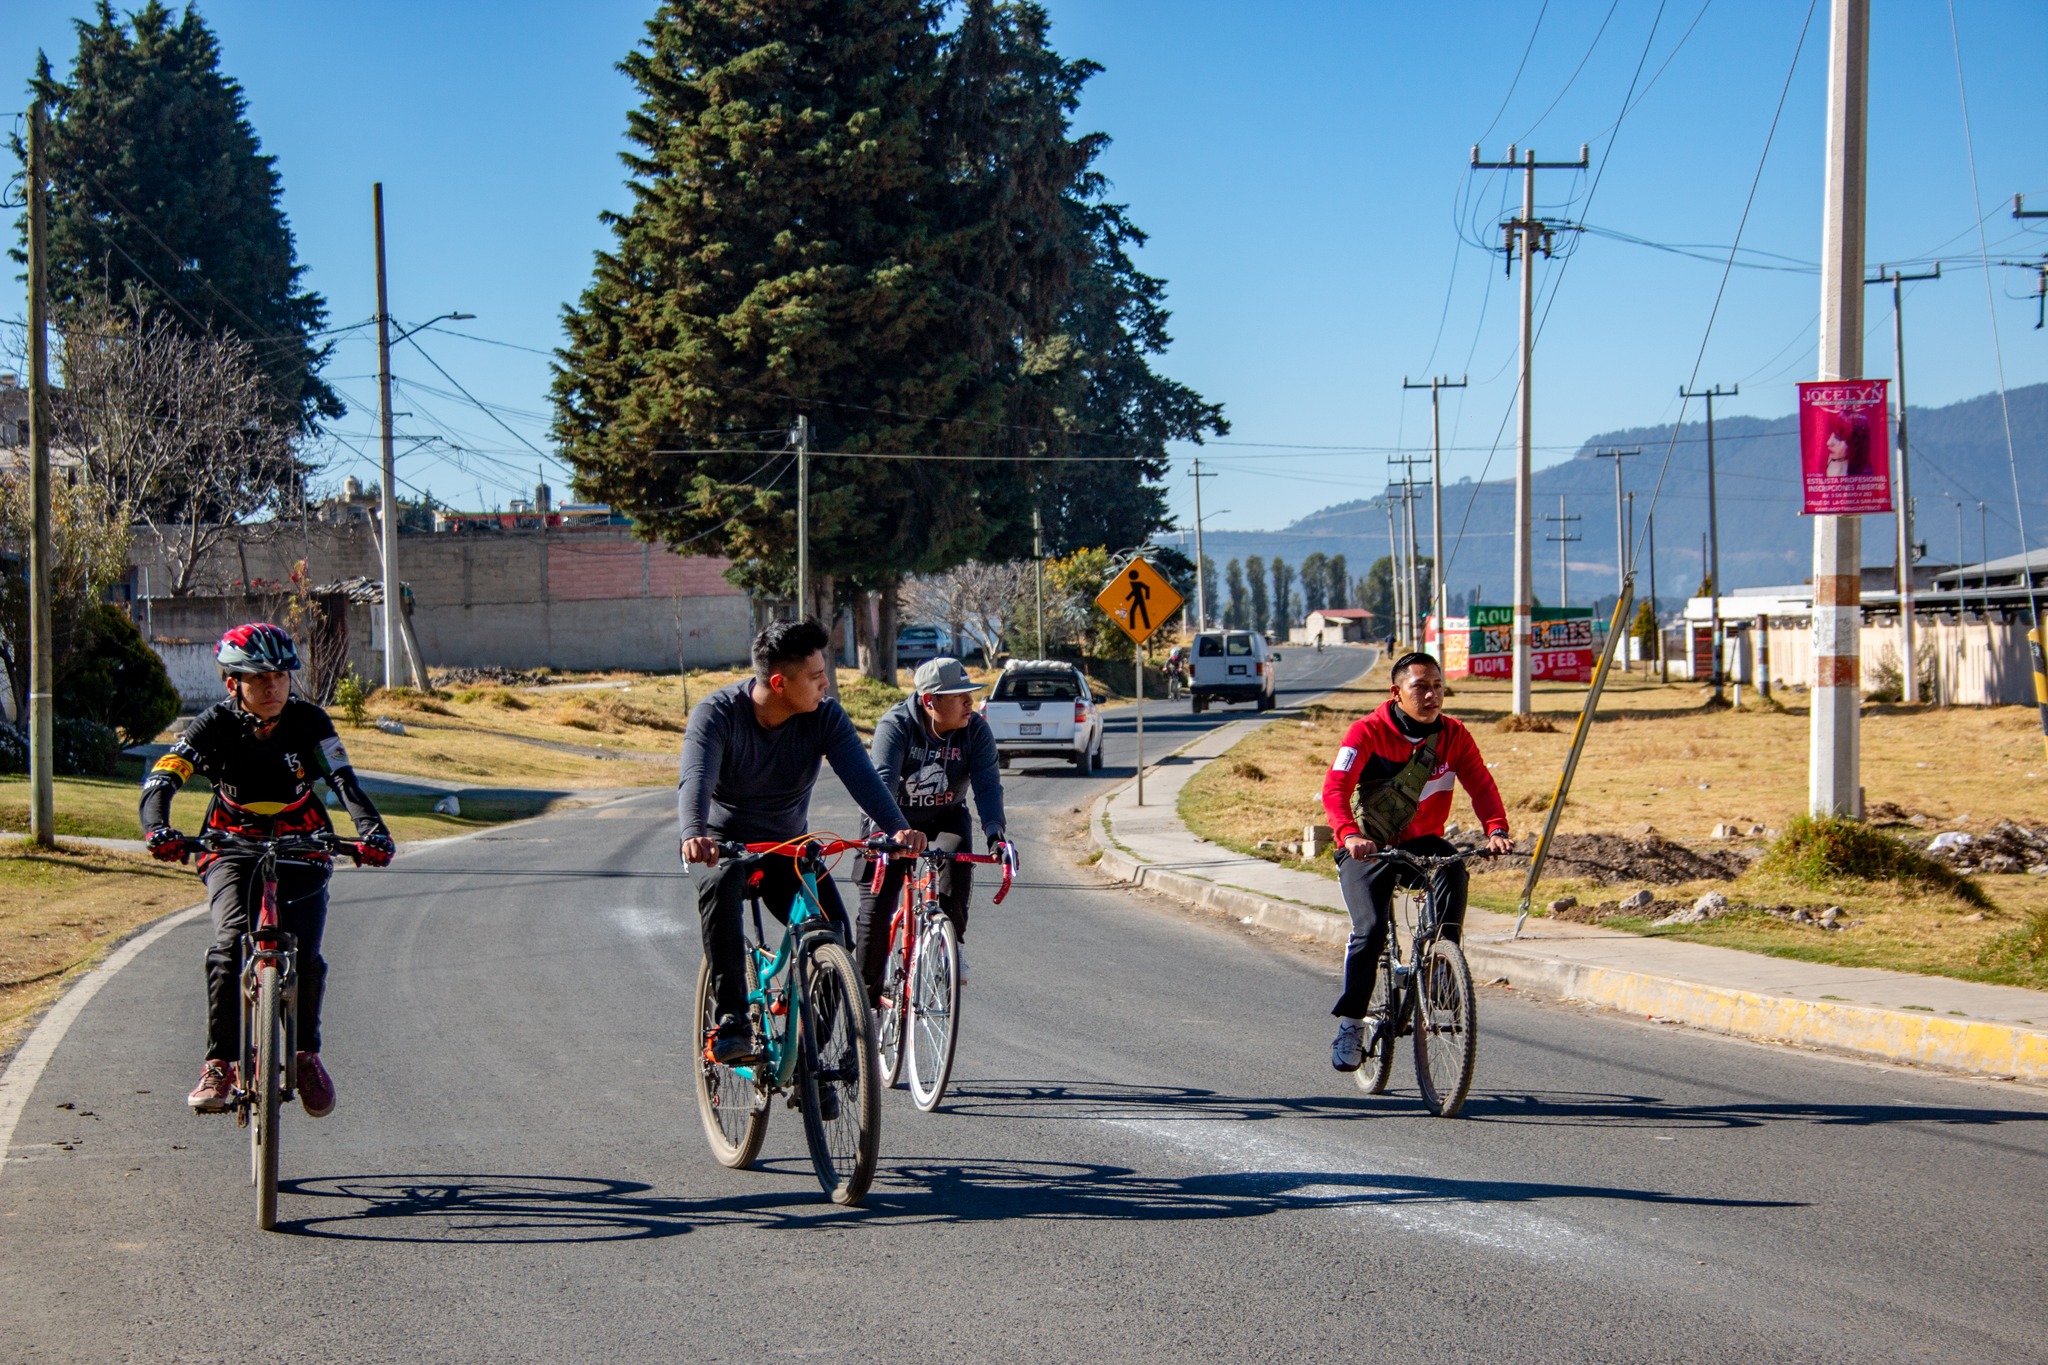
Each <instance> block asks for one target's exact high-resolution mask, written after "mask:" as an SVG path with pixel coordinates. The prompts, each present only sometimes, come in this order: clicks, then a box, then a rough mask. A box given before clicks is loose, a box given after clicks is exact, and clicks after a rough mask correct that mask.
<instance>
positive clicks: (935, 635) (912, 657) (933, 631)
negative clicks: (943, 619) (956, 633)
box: [896, 626, 946, 668]
mask: <svg viewBox="0 0 2048 1365" xmlns="http://www.w3.org/2000/svg"><path fill="white" fill-rule="evenodd" d="M945 652H946V650H945V642H944V640H942V639H941V638H940V636H939V628H938V627H937V626H905V627H904V628H903V629H902V630H899V631H897V632H896V664H897V666H898V667H899V668H916V667H917V666H918V665H919V664H921V663H924V662H925V661H927V660H929V659H936V658H938V657H939V656H940V655H941V654H944V653H945Z"/></svg>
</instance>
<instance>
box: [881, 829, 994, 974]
mask: <svg viewBox="0 0 2048 1365" xmlns="http://www.w3.org/2000/svg"><path fill="white" fill-rule="evenodd" d="M898 856H899V857H903V858H909V859H914V862H913V863H912V866H911V868H910V872H909V874H908V875H907V876H905V877H904V879H903V894H902V895H901V896H899V897H898V898H897V901H896V912H895V914H893V915H892V916H891V917H890V919H889V952H890V955H891V956H894V955H896V953H897V952H898V948H897V944H898V943H899V942H900V943H901V944H902V948H901V954H902V962H903V970H902V975H901V977H900V978H899V979H900V980H901V981H902V982H903V983H904V984H905V985H906V986H907V985H908V983H909V981H910V973H911V969H912V968H913V967H914V966H916V965H917V938H918V935H917V933H916V931H915V929H916V926H918V925H921V924H923V923H925V922H926V921H927V920H929V919H930V918H931V917H932V916H933V915H943V914H945V913H946V910H945V907H944V906H943V905H941V904H940V903H939V893H938V879H939V869H940V868H941V867H943V866H945V865H946V864H947V863H997V864H1001V866H1002V869H1003V884H1002V886H1000V887H998V888H997V890H996V894H995V896H994V898H993V902H992V903H993V904H996V905H1001V904H1002V903H1003V897H1005V896H1007V895H1009V894H1010V865H1009V864H1008V863H1007V862H1004V861H1003V859H1001V858H998V857H996V856H995V855H993V854H989V853H959V852H955V851H952V850H949V849H940V848H927V849H926V850H925V851H924V852H923V853H919V854H899V855H898ZM882 873H883V864H882V863H881V862H880V861H877V862H876V864H875V874H874V881H873V883H872V886H873V889H874V890H875V892H876V893H877V894H879V893H880V892H881V889H882ZM883 980H884V983H885V984H886V982H887V977H886V976H884V978H883Z"/></svg>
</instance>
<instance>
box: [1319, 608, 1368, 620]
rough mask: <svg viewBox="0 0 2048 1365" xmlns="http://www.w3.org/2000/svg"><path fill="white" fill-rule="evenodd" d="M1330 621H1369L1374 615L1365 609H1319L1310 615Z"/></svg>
mask: <svg viewBox="0 0 2048 1365" xmlns="http://www.w3.org/2000/svg"><path fill="white" fill-rule="evenodd" d="M1309 615H1310V616H1320V617H1322V618H1324V619H1325V620H1329V621H1369V620H1371V619H1372V613H1371V612H1369V611H1367V610H1366V609H1365V608H1364V607H1317V608H1316V609H1315V610H1314V611H1312V612H1310V613H1309Z"/></svg>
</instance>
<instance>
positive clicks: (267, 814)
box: [142, 621, 395, 1119]
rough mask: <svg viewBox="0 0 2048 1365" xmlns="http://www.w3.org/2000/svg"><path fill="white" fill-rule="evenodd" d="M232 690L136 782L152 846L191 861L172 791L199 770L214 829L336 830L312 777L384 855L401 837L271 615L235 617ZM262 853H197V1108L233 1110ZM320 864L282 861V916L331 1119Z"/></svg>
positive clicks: (303, 1064) (304, 1075)
mask: <svg viewBox="0 0 2048 1365" xmlns="http://www.w3.org/2000/svg"><path fill="white" fill-rule="evenodd" d="M214 660H215V662H217V663H218V664H219V665H220V673H221V679H222V681H223V682H224V683H225V685H226V687H227V696H226V698H225V699H223V700H221V701H219V702H216V703H214V705H212V706H210V707H208V708H207V709H206V710H205V711H202V712H201V713H200V714H199V716H198V717H197V718H196V719H194V720H193V721H192V723H191V724H190V725H188V726H186V727H185V733H184V734H183V735H181V736H180V737H179V739H178V742H177V743H175V744H173V745H172V746H171V748H170V752H169V753H166V754H165V755H164V756H163V757H162V758H160V759H158V760H157V761H156V764H155V766H154V767H152V768H151V769H150V770H149V773H148V775H147V776H146V777H144V779H143V783H142V829H143V835H144V838H145V840H146V841H147V843H148V845H149V851H150V852H151V853H152V854H154V855H156V856H157V857H158V858H160V859H162V860H163V861H165V862H172V863H174V862H180V861H183V859H184V857H185V855H186V853H187V851H188V849H187V845H186V841H185V836H184V835H183V834H180V833H179V832H178V831H177V830H175V829H173V828H171V823H170V821H171V798H172V797H174V796H176V795H177V794H178V789H179V788H180V787H182V786H184V785H185V781H186V779H188V778H190V777H191V776H192V774H193V773H195V772H196V773H199V774H201V775H203V776H204V777H206V778H207V780H208V781H210V782H212V783H213V800H212V802H211V803H210V804H209V805H208V806H207V808H206V828H208V829H209V830H227V831H230V832H232V833H236V834H242V835H247V836H249V837H251V838H258V839H274V838H276V837H277V836H278V835H280V834H315V833H321V832H331V831H332V830H333V829H334V825H333V823H332V822H331V821H330V820H329V819H328V818H327V808H326V807H325V806H324V805H323V804H321V801H320V795H319V792H318V791H317V790H316V789H315V783H317V782H319V781H320V780H321V779H323V778H324V779H326V782H327V785H328V786H330V787H332V788H333V789H334V793H335V795H337V796H339V797H340V798H341V803H342V805H344V806H346V807H347V808H348V813H349V818H350V819H352V820H354V821H355V826H356V836H357V838H359V839H360V840H361V841H362V845H363V861H364V862H366V863H369V864H370V865H372V866H373V867H383V866H385V865H387V864H388V863H390V861H391V855H392V853H393V852H394V851H395V846H394V845H393V844H392V842H391V836H390V835H389V834H387V833H386V832H385V829H384V821H383V819H382V818H381V817H380V816H379V815H378V814H377V808H376V807H375V806H374V805H372V804H370V798H369V797H368V796H367V795H365V794H364V792H363V789H362V786H361V785H360V784H359V783H358V782H357V781H356V775H355V770H354V769H353V768H351V767H350V766H349V761H348V752H347V750H345V749H343V748H342V747H341V737H340V736H339V735H337V734H336V733H335V732H334V722H333V721H331V720H329V719H328V718H327V713H326V712H325V711H323V710H321V709H320V708H319V707H318V706H315V705H314V704H313V703H312V702H309V701H306V700H304V699H303V698H300V697H295V696H293V695H292V691H291V687H292V674H293V673H294V672H296V671H297V670H298V667H299V652H298V650H297V649H295V648H294V647H293V645H292V637H291V636H289V635H287V634H286V633H285V632H284V631H282V630H280V629H278V628H277V627H276V626H273V625H271V624H269V623H268V622H261V621H259V622H252V623H251V624H249V625H243V626H236V627H235V628H234V629H232V630H230V631H229V632H228V633H227V634H225V635H223V636H221V637H220V647H219V648H218V649H217V650H215V651H214ZM256 870H257V869H256V863H255V860H254V859H251V858H242V857H235V856H232V855H225V854H215V853H207V854H202V855H201V856H200V859H199V875H200V876H201V877H203V878H204V879H205V880H206V891H207V897H208V900H209V902H210V907H211V909H212V911H213V946H212V947H210V948H209V949H207V952H206V1062H205V1066H204V1067H203V1068H202V1069H201V1071H200V1076H199V1084H198V1086H197V1087H196V1088H195V1089H194V1090H193V1091H192V1093H191V1094H190V1095H189V1096H187V1097H186V1098H187V1102H188V1103H190V1104H191V1106H192V1108H193V1109H194V1110H195V1111H196V1112H198V1113H202V1114H210V1113H219V1112H220V1111H221V1110H223V1109H225V1108H226V1107H227V1103H228V1098H229V1095H230V1094H231V1093H232V1092H233V1090H234V1084H235V1075H234V1068H235V1063H234V1058H235V1055H236V1053H237V1052H238V1051H239V1049H240V1042H241V1040H240V1036H239V1034H240V1027H241V1016H240V1013H239V1010H238V1001H237V998H236V992H237V989H238V987H239V983H240V979H241V972H242V935H243V934H244V933H246V932H247V931H248V929H249V927H250V925H251V924H252V923H253V922H254V921H255V917H256V915H257V912H258V910H259V909H260V906H259V901H260V899H261V897H262V894H263V887H262V882H261V881H260V880H259V879H258V877H257V876H256V875H255V874H256ZM329 875H330V873H329V869H327V868H326V867H324V866H303V865H292V864H283V865H280V866H279V867H278V869H277V901H278V905H277V913H278V920H279V922H280V924H281V927H282V928H283V929H284V930H285V932H287V933H289V934H292V935H294V936H295V937H296V938H297V939H298V944H299V961H298V967H299V1044H300V1047H301V1048H302V1049H304V1050H303V1051H301V1052H300V1053H299V1055H298V1057H297V1064H298V1065H297V1070H298V1087H297V1088H298V1092H299V1100H300V1102H301V1103H302V1104H303V1105H304V1106H305V1109H306V1113H307V1114H308V1115H309V1116H311V1117H313V1118H316V1119H317V1118H323V1117H325V1116H326V1115H327V1114H329V1113H331V1112H333V1109H334V1082H333V1081H332V1080H331V1079H330V1078H329V1077H328V1075H327V1068H326V1067H325V1066H323V1065H321V1062H320V994H321V988H322V987H323V985H324V984H325V983H326V979H327V964H326V962H325V961H323V960H322V959H321V957H320V934H321V931H322V929H324V928H325V927H326V924H327V879H328V877H329Z"/></svg>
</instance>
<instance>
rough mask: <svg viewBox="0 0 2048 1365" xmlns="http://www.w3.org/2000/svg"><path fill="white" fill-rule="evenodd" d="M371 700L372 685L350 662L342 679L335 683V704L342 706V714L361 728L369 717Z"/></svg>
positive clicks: (356, 726) (353, 724)
mask: <svg viewBox="0 0 2048 1365" xmlns="http://www.w3.org/2000/svg"><path fill="white" fill-rule="evenodd" d="M369 701H370V685H369V684H368V683H366V682H364V681H363V675H362V674H360V673H358V672H356V666H355V665H354V664H350V665H349V666H348V671H347V672H346V673H344V674H342V675H341V680H340V681H339V682H337V683H335V684H334V704H335V705H336V706H338V707H340V708H341V714H342V715H344V716H346V717H347V718H348V723H349V724H350V725H352V726H354V727H355V728H356V729H358V730H360V729H362V728H363V722H364V721H365V720H368V719H369V710H368V707H369Z"/></svg>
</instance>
